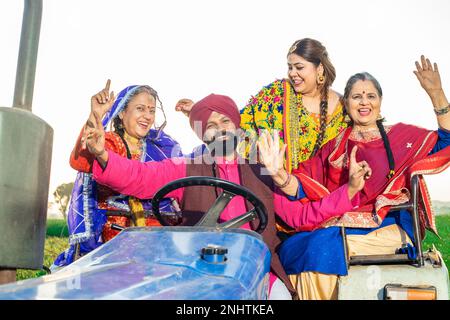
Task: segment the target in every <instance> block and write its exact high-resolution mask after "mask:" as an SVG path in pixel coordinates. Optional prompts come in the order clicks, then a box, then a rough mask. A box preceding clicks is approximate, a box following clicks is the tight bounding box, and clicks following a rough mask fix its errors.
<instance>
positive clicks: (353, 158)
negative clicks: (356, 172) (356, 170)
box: [350, 146, 358, 164]
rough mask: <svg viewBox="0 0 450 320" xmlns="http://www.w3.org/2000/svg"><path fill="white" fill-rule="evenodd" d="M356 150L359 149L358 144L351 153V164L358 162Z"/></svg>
mask: <svg viewBox="0 0 450 320" xmlns="http://www.w3.org/2000/svg"><path fill="white" fill-rule="evenodd" d="M356 151H358V146H354V147H353V149H352V152H351V153H350V164H352V163H356Z"/></svg>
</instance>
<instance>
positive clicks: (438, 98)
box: [414, 55, 450, 131]
mask: <svg viewBox="0 0 450 320" xmlns="http://www.w3.org/2000/svg"><path fill="white" fill-rule="evenodd" d="M416 69H417V70H415V71H414V74H415V75H416V77H417V79H418V80H419V82H420V85H421V86H422V88H423V89H424V90H425V92H426V93H427V94H428V96H429V97H430V99H431V102H432V104H433V108H434V113H435V114H436V118H437V122H438V125H439V128H441V129H444V130H447V131H450V105H449V103H448V100H447V97H446V96H445V93H444V90H443V89H442V83H441V76H440V74H439V69H438V65H437V63H436V62H435V63H434V64H433V65H432V64H431V62H430V60H429V59H428V58H426V57H425V56H423V55H422V56H421V57H420V63H419V62H418V61H416Z"/></svg>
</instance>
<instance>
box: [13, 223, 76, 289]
mask: <svg viewBox="0 0 450 320" xmlns="http://www.w3.org/2000/svg"><path fill="white" fill-rule="evenodd" d="M68 237H69V234H68V230H67V225H66V222H65V221H64V220H62V219H50V220H47V236H46V237H45V248H44V266H46V267H50V266H51V265H52V263H53V261H55V259H56V257H57V256H58V255H59V254H60V253H61V252H63V251H64V250H66V249H67V247H68V244H69V238H68ZM46 274H47V273H46V272H45V271H44V270H24V269H18V270H17V276H16V279H17V281H19V280H24V279H28V278H37V277H40V276H43V275H46Z"/></svg>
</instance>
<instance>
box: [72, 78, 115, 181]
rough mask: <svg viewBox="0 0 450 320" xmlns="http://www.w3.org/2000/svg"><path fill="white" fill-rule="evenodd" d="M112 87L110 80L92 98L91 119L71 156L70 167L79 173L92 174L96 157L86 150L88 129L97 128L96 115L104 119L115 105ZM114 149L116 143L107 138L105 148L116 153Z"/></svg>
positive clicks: (84, 127) (82, 130)
mask: <svg viewBox="0 0 450 320" xmlns="http://www.w3.org/2000/svg"><path fill="white" fill-rule="evenodd" d="M110 85H111V80H109V79H108V80H107V81H106V85H105V88H103V89H102V90H100V91H99V92H98V93H96V94H95V95H93V96H92V97H91V112H90V114H89V118H88V120H87V121H86V124H85V125H84V126H83V128H82V129H81V132H80V135H79V136H78V139H77V141H76V143H75V146H74V148H73V150H72V153H71V154H70V166H71V167H72V168H73V169H75V170H77V171H81V172H92V164H93V162H94V159H95V156H94V155H93V154H92V153H90V152H89V150H88V149H87V148H86V130H87V129H88V128H95V124H96V119H95V114H97V115H98V117H99V118H100V119H102V118H103V117H104V115H105V114H106V112H107V111H108V110H109V109H111V107H112V105H113V104H114V101H115V97H114V92H110V91H109V90H110ZM114 147H115V146H114V143H113V142H112V141H111V140H109V139H107V138H106V142H105V148H106V149H107V150H113V151H115V148H114Z"/></svg>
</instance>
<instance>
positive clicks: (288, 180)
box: [275, 173, 292, 189]
mask: <svg viewBox="0 0 450 320" xmlns="http://www.w3.org/2000/svg"><path fill="white" fill-rule="evenodd" d="M291 179H292V175H291V174H290V173H288V177H287V179H286V181H285V182H284V183H283V184H278V183H276V182H275V185H276V186H277V187H278V188H280V189H283V188H285V187H287V185H288V184H289V183H290V182H291Z"/></svg>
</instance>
